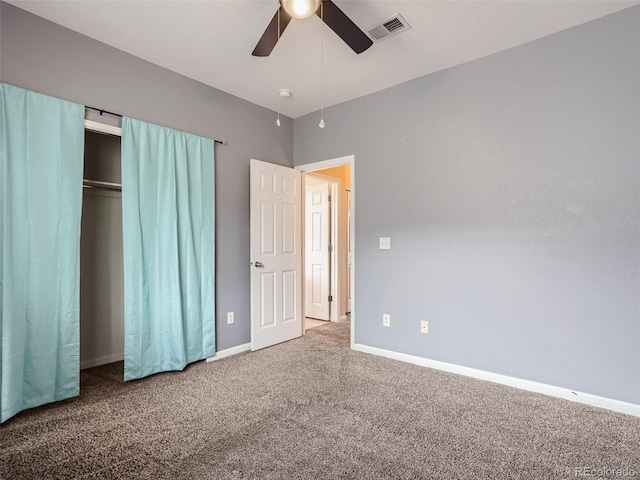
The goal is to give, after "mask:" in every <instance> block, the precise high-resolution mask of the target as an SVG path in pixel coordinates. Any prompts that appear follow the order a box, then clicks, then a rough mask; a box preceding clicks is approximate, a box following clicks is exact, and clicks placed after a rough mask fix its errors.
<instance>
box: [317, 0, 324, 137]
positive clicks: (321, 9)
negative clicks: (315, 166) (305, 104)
mask: <svg viewBox="0 0 640 480" xmlns="http://www.w3.org/2000/svg"><path fill="white" fill-rule="evenodd" d="M318 126H319V127H320V128H324V0H320V123H319V124H318Z"/></svg>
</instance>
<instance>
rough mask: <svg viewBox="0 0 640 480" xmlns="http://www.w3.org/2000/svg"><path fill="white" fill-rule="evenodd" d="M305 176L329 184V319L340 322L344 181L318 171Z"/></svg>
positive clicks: (305, 216)
mask: <svg viewBox="0 0 640 480" xmlns="http://www.w3.org/2000/svg"><path fill="white" fill-rule="evenodd" d="M302 175H303V177H304V178H305V179H306V178H315V179H317V180H320V181H323V182H326V183H327V184H328V185H329V195H331V202H329V209H330V214H331V217H330V221H329V224H330V225H329V226H330V228H331V234H330V235H329V243H330V244H331V245H332V246H333V251H331V252H330V255H329V268H330V272H331V273H330V274H329V295H331V296H332V297H333V301H332V302H331V305H330V306H329V321H331V322H338V321H339V320H340V319H341V315H340V303H341V301H342V299H341V297H342V295H341V291H340V288H338V286H339V283H340V282H339V280H338V279H339V277H340V275H339V274H340V272H339V270H338V258H339V256H340V246H339V245H338V228H337V225H338V223H339V217H338V215H339V212H340V210H339V205H340V199H339V198H338V197H339V195H338V192H339V191H340V188H341V185H342V182H341V181H340V179H339V178H334V177H331V176H329V175H323V174H321V173H316V172H303V173H302ZM306 188H307V185H306V181H304V180H303V182H302V189H303V191H302V198H303V205H302V211H303V217H304V222H303V223H304V225H303V226H306V221H307V212H306ZM304 232H306V230H304ZM304 232H303V235H302V248H303V251H304V252H305V258H304V259H303V262H302V279H303V280H302V281H303V285H302V292H303V293H302V297H303V298H302V300H303V302H302V305H303V308H304V307H305V306H306V303H305V300H306V299H305V298H304V292H306V286H307V285H306V276H305V273H306V272H305V268H306V241H307V238H306V235H305V234H304ZM304 313H305V315H304V316H303V317H302V322H303V326H302V329H303V332H304V321H305V319H306V317H307V315H306V313H307V312H306V311H305V312H304Z"/></svg>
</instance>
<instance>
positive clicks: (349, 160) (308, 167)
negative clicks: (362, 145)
mask: <svg viewBox="0 0 640 480" xmlns="http://www.w3.org/2000/svg"><path fill="white" fill-rule="evenodd" d="M355 160H356V157H355V155H346V156H344V157H337V158H331V159H328V160H321V161H318V162H313V163H305V164H303V165H297V166H296V167H295V168H296V169H297V170H301V171H303V172H313V171H314V170H323V169H325V168H332V167H340V166H342V165H349V166H350V171H351V224H350V226H349V227H350V229H351V239H350V247H351V273H350V278H349V283H350V287H351V348H353V345H354V343H355V332H356V290H355V284H356V249H355V245H356V229H355V217H356V188H355V184H356V181H355V180H356V176H355V174H356V165H355V163H356V162H355ZM336 196H337V195H336Z"/></svg>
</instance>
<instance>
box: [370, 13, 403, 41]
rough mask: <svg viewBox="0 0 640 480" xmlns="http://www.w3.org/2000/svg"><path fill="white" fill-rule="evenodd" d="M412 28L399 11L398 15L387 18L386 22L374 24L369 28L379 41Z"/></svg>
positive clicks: (372, 36) (373, 37)
mask: <svg viewBox="0 0 640 480" xmlns="http://www.w3.org/2000/svg"><path fill="white" fill-rule="evenodd" d="M410 28H411V25H409V24H408V23H407V21H406V20H405V19H404V18H402V15H400V14H399V13H398V14H397V15H393V16H392V17H389V18H387V19H386V20H385V21H384V22H382V23H380V24H378V25H374V26H373V27H371V28H370V29H369V30H368V33H369V36H370V37H371V38H372V39H373V40H374V41H376V42H379V41H380V40H383V39H385V38H389V37H391V36H392V35H397V34H398V33H400V32H404V31H405V30H409V29H410Z"/></svg>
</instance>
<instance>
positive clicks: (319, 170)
mask: <svg viewBox="0 0 640 480" xmlns="http://www.w3.org/2000/svg"><path fill="white" fill-rule="evenodd" d="M354 160H355V157H354V156H353V155H350V156H346V157H339V158H335V159H330V160H325V161H320V162H315V163H310V164H305V165H299V166H297V167H296V169H298V170H301V171H302V172H303V176H304V177H305V178H306V177H311V178H315V179H324V180H325V181H326V182H328V183H329V184H330V185H333V192H332V199H331V200H332V202H331V209H330V211H331V212H333V216H332V219H331V221H330V225H331V227H330V234H329V236H330V238H331V247H332V248H330V249H329V250H331V251H330V253H331V257H330V259H331V260H330V268H331V273H330V275H329V278H330V287H329V298H331V300H332V301H331V308H330V316H329V318H330V320H331V321H335V322H337V321H347V320H350V322H351V345H353V343H354V338H355V334H354V332H355V315H354V313H355V312H354V308H352V307H353V306H354V305H355V301H354V295H353V293H354V291H355V290H354V284H355V271H354V260H355V258H354V257H355V255H354V244H355V238H354V228H353V225H354V220H355V212H354V208H353V206H354V200H355V196H354V178H355V175H354V173H355V169H354ZM305 184H306V181H305ZM304 196H305V197H306V192H305V195H304ZM305 207H306V205H305ZM304 216H305V224H307V223H308V222H309V221H311V219H310V218H309V210H308V209H307V208H305V214H304ZM307 230H308V229H307V228H305V238H304V245H305V251H306V250H307V247H308V245H309V243H310V242H312V241H313V240H314V239H313V238H311V239H310V238H308V237H309V234H308V231H307ZM304 263H305V266H304V275H303V281H304V282H305V285H304V291H305V307H306V305H307V303H308V296H309V295H310V292H309V290H310V288H309V286H308V285H307V284H306V283H307V282H308V281H310V280H312V279H313V272H309V265H308V263H309V262H307V261H306V260H305V262H304ZM317 270H318V269H317V268H316V271H317ZM316 291H318V290H316ZM307 317H311V318H313V316H312V315H308V314H307V312H306V308H305V319H304V323H305V325H304V326H303V328H304V330H306V329H307V324H309V323H312V322H314V321H313V320H307ZM314 323H315V322H314Z"/></svg>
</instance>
